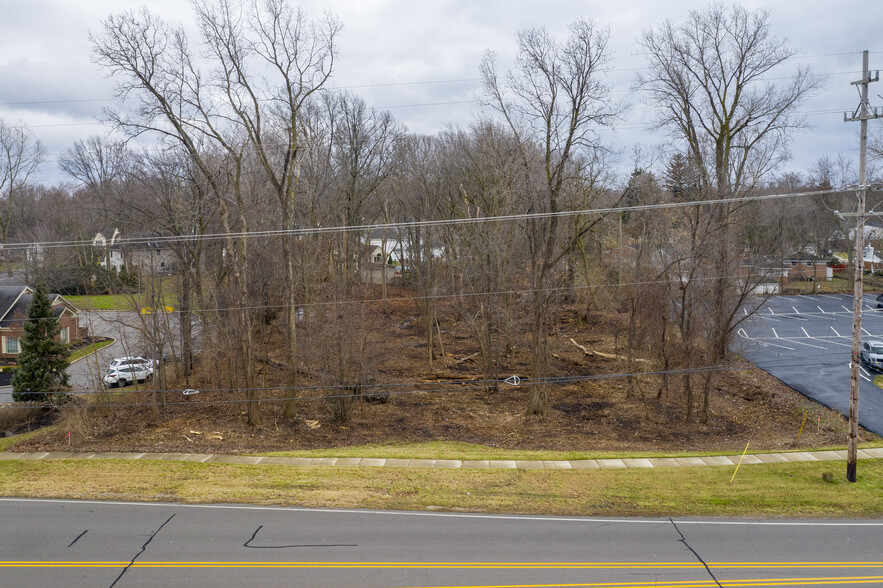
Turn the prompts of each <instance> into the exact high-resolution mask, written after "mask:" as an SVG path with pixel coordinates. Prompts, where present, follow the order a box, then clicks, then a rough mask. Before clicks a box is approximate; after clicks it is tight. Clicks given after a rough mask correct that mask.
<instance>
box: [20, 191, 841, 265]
mask: <svg viewBox="0 0 883 588" xmlns="http://www.w3.org/2000/svg"><path fill="white" fill-rule="evenodd" d="M854 189H855V188H853V187H845V188H838V189H831V190H810V191H803V192H789V193H782V194H760V195H752V196H734V197H731V198H709V199H706V200H690V201H680V202H677V201H676V202H661V203H656V204H636V205H627V206H609V207H599V208H588V209H580V210H564V211H558V212H536V213H518V214H506V215H498V216H483V217H465V218H453V219H436V220H425V221H403V222H390V223H368V224H362V225H337V226H332V227H302V228H294V229H270V230H262V231H238V232H229V233H204V234H201V235H158V236H151V237H122V238H120V239H117V241H116V243H119V244H121V245H126V244H128V245H134V244H148V243H196V242H201V241H212V240H221V239H229V238H234V239H236V238H259V237H278V236H291V237H296V236H306V235H322V234H345V233H353V232H368V231H381V230H401V229H413V228H426V227H448V226H457V225H464V224H486V223H495V222H506V221H517V220H538V219H549V218H571V217H575V216H589V215H603V214H609V213H617V212H642V211H650V210H670V209H677V208H685V207H695V206H712V205H716V204H735V203H743V202H763V201H769V200H780V199H784V198H802V197H810V196H824V195H830V194H842V193H844V192H848V191H850V190H854ZM91 245H92V239H88V240H87V239H76V240H68V241H31V242H17V243H9V244H7V245H5V248H6V249H8V250H13V251H21V250H26V249H30V248H33V247H43V248H56V247H80V246H91Z"/></svg>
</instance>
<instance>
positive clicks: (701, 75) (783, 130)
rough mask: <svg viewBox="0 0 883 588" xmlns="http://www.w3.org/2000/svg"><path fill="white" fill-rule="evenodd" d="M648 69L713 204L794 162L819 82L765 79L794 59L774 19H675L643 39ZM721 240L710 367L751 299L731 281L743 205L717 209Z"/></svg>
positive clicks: (664, 113) (803, 75)
mask: <svg viewBox="0 0 883 588" xmlns="http://www.w3.org/2000/svg"><path fill="white" fill-rule="evenodd" d="M640 42H641V45H642V46H643V48H644V49H645V50H646V52H647V54H648V60H649V63H650V68H649V71H648V72H647V73H642V74H640V75H639V76H638V85H639V87H641V88H643V89H644V90H646V91H647V92H648V94H649V96H650V98H651V100H652V101H653V102H655V103H656V105H657V107H658V113H659V116H658V119H657V126H658V127H660V128H667V129H669V130H670V131H671V132H672V135H673V136H674V137H675V138H676V139H677V140H678V141H682V142H683V144H684V147H685V149H686V151H687V153H688V154H689V157H690V160H691V163H692V164H693V165H694V166H695V169H696V170H697V171H698V172H699V180H700V187H701V194H702V195H703V196H704V197H706V198H712V199H729V198H732V197H736V196H742V195H744V194H746V193H748V192H750V191H751V190H752V189H754V188H755V187H757V186H759V185H760V182H761V180H762V179H763V178H764V176H765V175H766V174H768V173H769V172H771V171H772V170H774V169H775V168H776V166H778V165H779V164H780V163H781V162H783V161H784V160H786V159H787V158H788V155H789V153H788V150H787V139H788V137H789V135H790V133H791V132H792V131H794V130H795V129H798V128H800V127H801V126H802V125H803V119H802V118H801V116H800V113H799V111H798V108H799V105H800V103H801V102H802V100H803V99H804V98H806V97H807V96H808V95H809V94H810V93H811V92H813V91H814V90H815V89H816V88H817V87H818V86H819V84H820V79H819V78H818V77H816V76H813V75H812V74H811V72H810V70H809V69H808V68H803V67H799V68H798V69H797V71H796V72H795V73H794V75H793V77H792V78H791V80H790V81H789V82H787V83H784V84H776V83H774V82H770V81H765V76H767V75H768V74H769V73H770V72H771V70H773V68H775V67H777V66H779V65H780V64H782V63H783V62H784V61H785V60H787V59H788V58H789V57H791V56H792V55H793V54H794V52H793V51H791V50H789V49H787V47H786V46H785V43H784V41H782V40H780V39H777V38H776V37H774V36H773V35H771V34H770V30H769V12H768V11H765V10H761V11H756V12H750V11H748V10H746V9H745V8H743V7H741V6H739V5H736V6H732V7H724V6H723V5H712V6H711V7H709V8H708V9H706V10H704V11H691V12H690V15H689V17H688V18H687V20H686V22H684V23H683V24H681V25H675V24H673V23H671V22H670V21H666V22H665V23H663V24H661V25H659V26H658V27H655V28H653V29H650V30H648V31H646V32H644V33H643V35H642V37H641V40H640ZM709 210H710V214H711V215H712V217H713V220H714V222H715V225H716V232H717V233H718V235H719V239H718V240H717V243H716V244H715V249H716V253H715V259H716V263H715V264H714V266H713V267H714V273H715V275H714V276H713V277H714V283H715V288H714V292H713V300H714V308H713V312H712V316H713V319H714V320H713V323H712V327H711V328H712V331H711V332H710V333H709V337H710V340H711V345H710V347H709V353H710V355H709V358H708V360H709V362H717V361H720V360H721V359H723V358H724V356H725V355H726V350H727V345H728V342H729V338H730V335H731V333H732V331H733V327H734V326H735V324H737V322H738V315H737V311H738V309H739V307H740V306H741V304H742V303H743V302H744V300H745V297H746V296H747V295H748V292H747V291H746V288H745V287H744V285H745V284H744V281H742V282H740V281H739V280H735V279H733V278H732V277H731V276H733V275H734V274H735V271H734V270H735V263H736V259H737V256H738V252H737V251H736V250H735V249H734V243H733V240H732V239H731V236H732V235H731V223H732V221H733V214H735V213H736V211H737V210H738V207H735V206H733V205H730V204H728V203H723V204H715V205H713V206H710V207H709ZM708 374H709V376H708V377H707V379H706V382H705V394H704V401H703V409H702V418H703V420H707V418H708V394H709V391H710V389H711V386H712V377H713V376H712V374H713V372H708Z"/></svg>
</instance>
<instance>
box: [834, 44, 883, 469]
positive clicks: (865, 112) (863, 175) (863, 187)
mask: <svg viewBox="0 0 883 588" xmlns="http://www.w3.org/2000/svg"><path fill="white" fill-rule="evenodd" d="M879 81H880V72H879V71H877V72H875V74H874V77H873V78H872V77H871V73H870V72H869V71H868V51H867V50H865V51H863V52H862V79H861V80H859V81H857V82H852V85H853V86H861V89H859V97H860V103H859V105H858V107H857V108H856V109H855V111H854V112H853V113H852V116H850V115H849V113H846V114H844V115H843V121H844V122H848V121H856V120H857V121H861V145H860V151H859V167H858V190H857V191H856V196H857V197H858V204H857V209H858V222H857V223H856V227H855V284H854V287H853V299H852V361H851V362H850V363H849V434H848V436H847V456H846V479H847V480H848V481H849V482H855V481H856V479H857V478H856V466H857V454H858V391H859V385H860V383H861V380H860V379H859V367H860V364H861V339H862V294H863V283H862V276H863V273H862V272H863V271H864V265H865V262H864V260H865V245H864V240H865V239H864V237H865V197H866V196H867V192H868V184H867V149H868V120H870V119H872V118H881V117H883V113H878V112H877V109H876V108H875V109H874V111H873V113H872V112H871V107H870V106H869V104H868V84H870V83H871V82H879Z"/></svg>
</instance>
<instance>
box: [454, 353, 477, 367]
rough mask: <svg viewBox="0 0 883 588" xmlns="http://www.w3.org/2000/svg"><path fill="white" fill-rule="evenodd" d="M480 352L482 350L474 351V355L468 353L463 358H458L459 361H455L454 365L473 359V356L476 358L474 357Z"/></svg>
mask: <svg viewBox="0 0 883 588" xmlns="http://www.w3.org/2000/svg"><path fill="white" fill-rule="evenodd" d="M479 353H481V352H480V351H476V352H475V353H473V354H472V355H467V356H466V357H464V358H463V359H458V360H457V361H455V362H454V365H457V364H459V363H463V362H464V361H469V360H470V359H472V358H474V357H477V356H478V354H479Z"/></svg>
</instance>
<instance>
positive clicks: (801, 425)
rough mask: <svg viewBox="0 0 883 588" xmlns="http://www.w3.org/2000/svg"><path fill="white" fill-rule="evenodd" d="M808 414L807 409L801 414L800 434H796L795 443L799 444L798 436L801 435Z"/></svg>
mask: <svg viewBox="0 0 883 588" xmlns="http://www.w3.org/2000/svg"><path fill="white" fill-rule="evenodd" d="M807 414H809V409H806V411H805V412H804V413H803V422H802V423H800V432H799V433H797V442H798V443H800V436H801V435H803V425H805V424H806V415H807Z"/></svg>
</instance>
